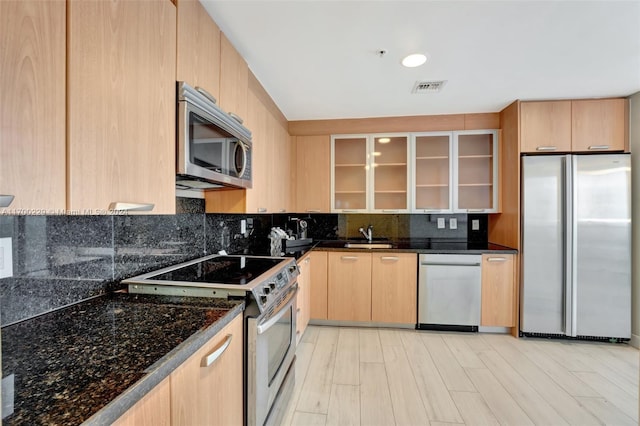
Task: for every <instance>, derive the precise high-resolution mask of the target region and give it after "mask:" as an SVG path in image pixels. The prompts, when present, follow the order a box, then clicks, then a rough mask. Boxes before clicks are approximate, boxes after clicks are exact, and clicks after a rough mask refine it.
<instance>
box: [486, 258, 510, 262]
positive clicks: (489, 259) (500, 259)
mask: <svg viewBox="0 0 640 426" xmlns="http://www.w3.org/2000/svg"><path fill="white" fill-rule="evenodd" d="M506 261H507V258H506V257H488V258H487V262H506Z"/></svg>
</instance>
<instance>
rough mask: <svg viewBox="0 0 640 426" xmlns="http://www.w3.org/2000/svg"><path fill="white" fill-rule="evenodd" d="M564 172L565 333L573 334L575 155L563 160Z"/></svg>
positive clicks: (567, 156)
mask: <svg viewBox="0 0 640 426" xmlns="http://www.w3.org/2000/svg"><path fill="white" fill-rule="evenodd" d="M563 173H564V188H563V190H564V194H563V198H564V232H565V237H564V244H565V249H564V253H565V259H564V275H565V276H564V321H565V325H564V334H565V335H567V336H572V335H573V334H574V333H573V330H574V325H575V324H574V321H573V313H574V311H575V309H574V306H573V302H574V298H573V257H574V256H573V247H574V246H573V235H574V232H573V231H574V227H573V192H574V191H573V189H572V188H573V157H572V156H571V155H566V156H565V157H564V160H563Z"/></svg>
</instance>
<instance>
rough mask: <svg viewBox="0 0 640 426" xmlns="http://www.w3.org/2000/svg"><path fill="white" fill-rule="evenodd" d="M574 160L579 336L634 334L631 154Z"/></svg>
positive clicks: (576, 284) (576, 306)
mask: <svg viewBox="0 0 640 426" xmlns="http://www.w3.org/2000/svg"><path fill="white" fill-rule="evenodd" d="M572 161H573V163H574V164H573V170H574V193H573V204H574V209H573V220H574V223H573V233H574V237H573V240H574V244H575V246H574V250H573V286H574V291H573V293H574V295H575V299H574V301H573V309H575V315H574V316H575V318H576V320H577V333H576V334H577V335H578V336H600V337H620V338H629V337H630V336H631V190H630V187H631V165H630V155H628V154H616V155H610V154H609V155H580V156H574V157H573V159H572Z"/></svg>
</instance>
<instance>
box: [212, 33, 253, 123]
mask: <svg viewBox="0 0 640 426" xmlns="http://www.w3.org/2000/svg"><path fill="white" fill-rule="evenodd" d="M248 85H249V67H248V66H247V63H246V62H245V61H244V59H242V56H240V53H238V51H237V50H236V49H235V48H234V47H233V45H232V44H231V42H230V41H229V39H227V37H226V36H225V35H224V33H220V100H219V104H220V107H221V108H222V109H223V110H225V111H226V112H230V113H233V114H236V115H237V116H239V117H241V118H242V119H243V120H244V119H246V118H247V88H248ZM249 130H251V128H249Z"/></svg>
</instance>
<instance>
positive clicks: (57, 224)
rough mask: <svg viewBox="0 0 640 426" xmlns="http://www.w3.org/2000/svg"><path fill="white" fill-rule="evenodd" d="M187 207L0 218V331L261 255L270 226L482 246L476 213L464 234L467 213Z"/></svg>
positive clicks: (320, 236) (321, 234)
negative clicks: (209, 259) (3, 264)
mask: <svg viewBox="0 0 640 426" xmlns="http://www.w3.org/2000/svg"><path fill="white" fill-rule="evenodd" d="M187 204H188V203H187ZM187 204H185V206H186V207H187V208H183V209H179V210H178V211H182V212H184V213H179V214H176V215H113V216H62V215H60V216H0V238H3V237H10V238H11V239H12V252H13V276H12V277H11V278H3V279H0V325H3V326H4V325H7V324H11V323H15V322H18V321H21V320H24V319H27V318H31V317H33V316H36V315H40V314H43V313H46V312H49V311H52V310H55V309H57V308H60V307H63V306H67V305H70V304H73V303H77V302H79V301H81V300H84V299H87V298H90V297H93V296H97V295H100V294H103V293H105V292H110V291H113V290H116V289H118V288H120V284H119V281H120V280H122V279H124V278H128V277H132V276H135V275H138V274H142V273H145V272H149V271H152V270H155V269H158V268H162V267H165V266H169V265H172V264H175V263H179V262H183V261H186V260H190V259H194V258H197V257H200V256H204V255H207V254H214V253H218V252H219V251H220V250H225V251H226V252H227V253H229V254H234V253H238V254H240V253H244V254H256V255H269V238H268V235H269V232H270V230H271V227H273V226H279V227H281V228H282V229H285V230H286V229H288V228H291V227H292V226H291V225H292V224H293V223H295V219H304V220H305V221H306V222H307V224H308V237H310V238H313V239H314V240H328V239H336V238H352V237H358V236H359V233H358V228H359V227H366V226H368V225H369V224H371V225H373V227H374V236H375V237H389V238H409V237H411V238H446V239H457V240H459V239H469V240H474V241H478V240H479V241H482V240H484V241H486V222H487V221H486V215H477V216H478V217H477V219H478V220H480V221H481V230H480V231H473V232H472V231H471V230H470V229H469V230H468V229H467V228H468V222H470V221H471V219H472V215H468V217H467V215H459V214H458V215H410V214H404V215H402V214H396V215H382V214H378V215H376V214H350V215H344V214H340V215H338V214H315V213H314V214H306V213H305V214H293V213H282V214H255V215H247V214H205V213H202V210H201V207H202V206H199V205H187ZM437 217H444V218H445V219H446V223H447V228H446V229H438V228H437V226H436V224H437ZM473 217H474V218H475V216H473ZM451 218H456V220H457V221H458V228H457V229H455V230H451V229H449V221H450V219H451ZM241 220H246V221H247V225H248V226H247V232H246V234H241V233H240V223H241ZM469 228H470V227H469Z"/></svg>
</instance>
